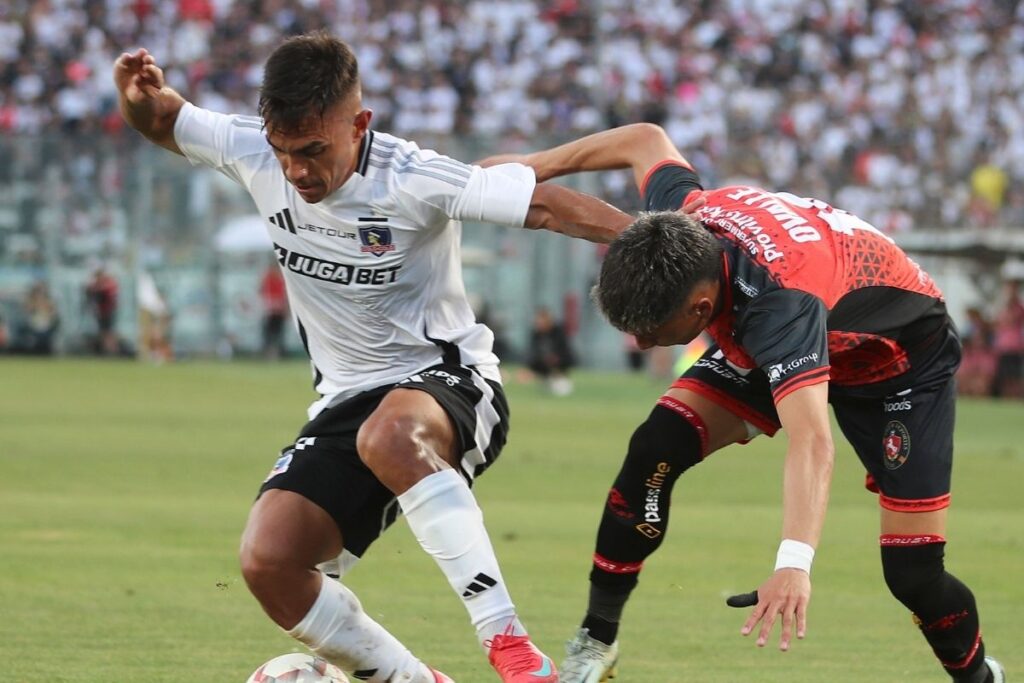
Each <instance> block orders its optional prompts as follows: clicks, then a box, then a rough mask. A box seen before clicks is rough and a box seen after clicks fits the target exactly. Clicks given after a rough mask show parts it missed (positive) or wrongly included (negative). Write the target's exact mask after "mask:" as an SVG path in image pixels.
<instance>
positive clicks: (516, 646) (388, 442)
mask: <svg viewBox="0 0 1024 683" xmlns="http://www.w3.org/2000/svg"><path fill="white" fill-rule="evenodd" d="M357 450H358V451H359V457H360V458H362V460H363V462H364V463H366V465H367V467H369V468H370V470H371V471H372V472H373V473H374V476H376V477H377V479H379V480H380V481H381V482H382V483H383V484H384V485H385V486H387V487H388V488H389V489H390V490H391V491H392V492H394V493H395V494H396V495H397V496H398V502H399V505H400V506H401V508H402V511H403V513H404V515H405V518H406V520H407V521H408V523H409V527H410V528H411V529H412V532H413V534H414V535H415V536H416V539H417V541H419V544H420V546H421V547H422V548H423V549H424V550H425V551H426V552H427V553H428V554H429V555H430V556H431V557H433V558H434V561H435V562H436V563H437V565H438V567H440V568H441V571H442V572H444V575H445V577H447V579H448V583H449V584H450V585H451V587H452V589H453V590H455V592H456V594H457V595H458V596H459V597H460V598H461V599H462V603H463V605H464V606H465V607H466V610H467V611H468V612H469V617H470V621H472V623H473V626H474V628H475V629H476V632H477V638H478V639H479V640H480V643H481V645H483V647H484V648H485V650H486V651H487V653H488V658H489V659H490V662H491V664H492V665H493V666H494V668H495V669H496V670H497V671H498V674H499V675H500V676H501V678H502V680H503V681H506V683H511V682H515V683H547V682H548V681H551V682H554V681H557V680H558V678H557V673H556V672H555V668H554V665H553V664H552V662H551V660H550V659H548V657H546V656H545V655H544V654H543V653H541V652H540V651H539V650H537V648H536V647H534V645H533V644H532V643H531V642H530V640H529V637H528V636H527V634H526V630H525V628H524V627H523V625H522V623H521V622H520V621H519V619H518V617H517V616H516V611H515V606H514V605H513V604H512V599H511V597H510V595H509V592H508V589H507V587H506V586H505V581H504V578H503V577H502V575H501V570H500V568H499V566H498V560H497V557H496V556H495V553H494V549H493V547H492V546H491V541H490V538H489V537H488V535H487V530H486V528H485V527H484V523H483V513H482V512H481V511H480V508H479V506H478V505H477V503H476V499H475V498H474V496H473V493H472V491H471V490H470V488H469V486H468V485H467V483H466V481H465V480H464V479H463V478H462V476H461V475H460V474H459V472H458V470H457V469H455V468H457V467H458V466H459V465H458V463H459V460H460V459H461V457H462V456H461V453H460V452H459V447H458V438H457V436H456V432H455V428H454V426H453V425H452V423H451V420H450V419H449V417H448V415H447V413H445V411H444V409H443V408H442V407H441V406H440V405H439V404H438V403H437V401H436V400H435V399H434V398H433V397H432V396H431V395H430V394H429V393H427V392H425V391H419V390H417V389H395V390H393V391H391V392H390V393H389V394H388V395H387V396H386V397H385V398H384V400H383V401H381V403H380V405H379V406H378V408H377V409H376V410H375V411H374V412H373V414H372V415H371V416H370V417H369V418H368V419H367V420H366V422H364V423H363V425H362V427H361V428H360V430H359V436H358V440H357Z"/></svg>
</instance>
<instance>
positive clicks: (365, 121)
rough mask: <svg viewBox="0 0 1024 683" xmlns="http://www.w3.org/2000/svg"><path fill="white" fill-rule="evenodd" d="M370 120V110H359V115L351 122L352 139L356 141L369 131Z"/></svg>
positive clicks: (371, 116)
mask: <svg viewBox="0 0 1024 683" xmlns="http://www.w3.org/2000/svg"><path fill="white" fill-rule="evenodd" d="M372 118H373V110H372V109H361V110H360V111H359V113H358V114H356V117H355V119H353V121H352V126H353V128H354V131H353V137H354V138H355V139H356V140H359V139H360V138H362V137H363V136H364V135H366V131H367V130H369V129H370V120H371V119H372Z"/></svg>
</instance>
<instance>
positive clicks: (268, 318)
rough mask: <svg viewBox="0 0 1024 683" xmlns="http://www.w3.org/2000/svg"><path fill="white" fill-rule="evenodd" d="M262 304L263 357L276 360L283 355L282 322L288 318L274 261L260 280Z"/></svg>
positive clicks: (279, 275)
mask: <svg viewBox="0 0 1024 683" xmlns="http://www.w3.org/2000/svg"><path fill="white" fill-rule="evenodd" d="M260 300H261V301H262V302H263V357H264V358H267V359H269V360H277V359H278V358H280V357H281V355H282V354H283V353H284V322H285V318H286V317H287V316H288V293H287V292H286V291H285V284H284V276H283V275H282V274H281V268H280V267H279V266H278V265H277V261H276V260H272V261H271V262H270V263H268V264H267V267H266V269H265V270H264V271H263V277H262V278H261V279H260Z"/></svg>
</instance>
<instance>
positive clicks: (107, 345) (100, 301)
mask: <svg viewBox="0 0 1024 683" xmlns="http://www.w3.org/2000/svg"><path fill="white" fill-rule="evenodd" d="M117 295H118V285H117V280H115V279H114V276H113V275H111V274H110V273H109V272H108V271H107V269H106V267H105V266H103V265H98V266H96V267H95V268H94V269H93V272H92V277H91V278H90V279H89V281H88V282H87V283H86V285H85V305H86V308H87V309H88V311H89V312H90V313H91V314H92V317H93V320H94V322H95V323H96V337H95V339H94V340H93V344H92V347H93V351H94V353H96V354H98V355H101V356H115V355H118V354H119V353H120V352H121V341H120V338H119V337H118V335H117V330H116V329H115V325H116V323H117Z"/></svg>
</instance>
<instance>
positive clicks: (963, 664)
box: [939, 629, 981, 669]
mask: <svg viewBox="0 0 1024 683" xmlns="http://www.w3.org/2000/svg"><path fill="white" fill-rule="evenodd" d="M979 647H981V629H978V635H976V636H974V645H972V646H971V650H970V652H968V653H967V656H966V657H964V658H963V659H961V660H959V661H957V662H952V663H950V662H945V661H943V660H941V659H940V660H939V661H940V662H942V666H944V667H946V668H947V669H966V668H967V665H968V664H970V663H971V660H973V659H974V655H976V654H977V653H978V648H979Z"/></svg>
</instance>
